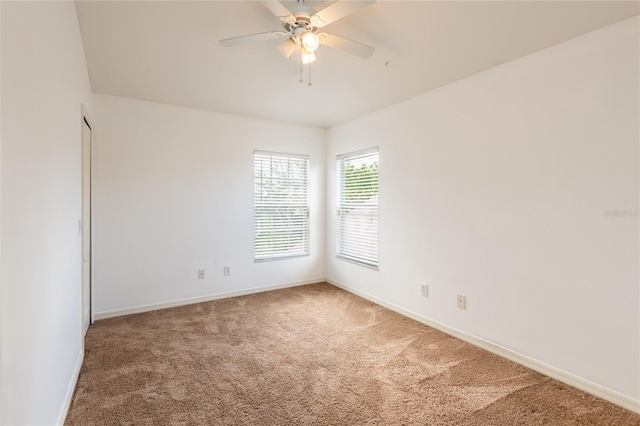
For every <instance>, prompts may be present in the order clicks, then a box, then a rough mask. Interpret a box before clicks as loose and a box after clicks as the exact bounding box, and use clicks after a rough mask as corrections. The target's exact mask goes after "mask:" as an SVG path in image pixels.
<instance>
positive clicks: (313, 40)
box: [301, 31, 320, 53]
mask: <svg viewBox="0 0 640 426" xmlns="http://www.w3.org/2000/svg"><path fill="white" fill-rule="evenodd" d="M301 40H302V46H303V47H304V48H305V49H306V50H307V51H308V52H311V53H313V52H315V51H316V49H317V48H318V46H319V45H320V40H319V39H318V36H317V35H315V34H314V33H312V32H309V31H307V32H306V33H304V34H303V35H302V39H301Z"/></svg>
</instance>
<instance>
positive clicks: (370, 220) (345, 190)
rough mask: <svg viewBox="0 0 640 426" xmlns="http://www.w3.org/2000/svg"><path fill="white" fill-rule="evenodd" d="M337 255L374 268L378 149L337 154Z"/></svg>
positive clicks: (376, 265) (376, 246)
mask: <svg viewBox="0 0 640 426" xmlns="http://www.w3.org/2000/svg"><path fill="white" fill-rule="evenodd" d="M337 171H338V226H337V228H338V229H337V231H338V235H337V253H338V257H340V258H343V259H346V260H350V261H353V262H357V263H360V264H363V265H366V266H370V267H373V268H376V269H377V268H378V148H372V149H368V150H365V151H359V152H354V153H350V154H344V155H339V156H338V160H337Z"/></svg>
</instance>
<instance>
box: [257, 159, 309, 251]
mask: <svg viewBox="0 0 640 426" xmlns="http://www.w3.org/2000/svg"><path fill="white" fill-rule="evenodd" d="M266 158H268V159H269V160H268V161H269V162H270V163H271V166H270V169H272V168H273V159H274V158H279V159H286V160H287V161H291V160H299V161H300V160H301V161H303V162H304V167H305V172H304V179H303V180H304V184H303V185H298V186H297V187H296V188H297V189H300V188H303V189H304V200H303V201H304V202H303V203H299V202H298V203H296V202H292V200H291V199H289V200H288V202H285V203H282V206H283V207H284V208H290V209H293V210H295V209H302V210H303V215H304V216H303V219H302V225H300V226H301V227H302V228H303V232H302V235H301V238H302V245H303V250H302V251H300V250H296V251H286V252H282V253H277V250H274V249H273V248H272V249H271V250H270V251H268V252H265V253H262V252H260V251H259V250H258V246H257V240H258V235H259V233H258V230H259V229H260V225H259V222H258V220H259V219H258V218H259V217H260V216H263V217H266V216H265V215H264V213H263V212H260V210H259V209H260V207H262V208H264V207H265V206H260V205H259V203H258V198H260V196H262V195H263V194H264V193H263V192H262V191H261V192H260V193H259V192H258V187H259V186H258V185H259V184H258V182H257V179H258V178H260V177H262V174H261V175H260V176H258V174H257V170H258V164H257V160H258V159H260V161H261V164H260V170H261V171H262V170H263V168H262V162H263V161H264V159H266ZM310 172H311V156H310V155H307V154H293V153H284V152H274V151H262V150H254V151H253V226H254V234H253V261H254V263H260V262H269V261H274V260H282V259H291V258H296V257H305V256H310V254H311V243H310V234H311V218H310V207H311V206H310V202H309V199H310ZM260 184H262V183H260ZM296 188H293V187H292V189H296ZM271 201H272V202H273V199H272V200H271ZM267 204H268V203H267ZM294 228H295V226H294ZM288 231H289V235H288V237H287V238H291V229H288ZM269 241H270V244H271V246H273V244H274V241H275V242H277V241H284V240H277V239H273V238H272V239H270V240H269Z"/></svg>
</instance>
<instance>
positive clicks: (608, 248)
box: [327, 17, 640, 403]
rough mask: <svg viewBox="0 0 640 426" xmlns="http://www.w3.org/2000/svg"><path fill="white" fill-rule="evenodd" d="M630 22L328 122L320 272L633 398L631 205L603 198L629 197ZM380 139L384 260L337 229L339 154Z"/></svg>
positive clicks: (634, 158)
mask: <svg viewBox="0 0 640 426" xmlns="http://www.w3.org/2000/svg"><path fill="white" fill-rule="evenodd" d="M638 26H639V19H638V17H635V18H632V19H630V20H627V21H623V22H621V23H618V24H615V25H612V26H610V27H606V28H604V29H601V30H599V31H596V32H593V33H590V34H587V35H585V36H582V37H580V38H577V39H574V40H571V41H568V42H566V43H563V44H561V45H557V46H555V47H552V48H549V49H546V50H544V51H541V52H538V53H535V54H533V55H529V56H527V57H524V58H521V59H520V60H517V61H513V62H511V63H507V64H504V65H502V66H499V67H497V68H494V69H491V70H488V71H486V72H483V73H480V74H477V75H474V76H472V77H470V78H467V79H465V80H462V81H459V82H457V83H454V84H451V85H448V86H445V87H442V88H440V89H438V90H435V91H433V92H430V93H427V94H425V95H422V96H419V97H417V98H414V99H412V100H409V101H406V102H403V103H400V104H398V105H395V106H393V107H390V108H387V109H384V110H381V111H378V112H376V113H373V114H371V115H368V116H366V117H362V118H360V119H357V120H354V121H351V122H348V123H346V124H343V125H340V126H337V127H334V128H331V129H329V132H328V148H327V230H328V236H327V277H328V278H329V279H330V280H332V281H333V282H336V283H341V284H343V285H345V286H346V287H348V288H350V289H352V290H354V291H359V292H361V293H364V294H367V295H369V296H372V297H375V298H379V299H382V300H383V301H385V302H388V303H391V304H395V305H397V306H399V307H400V308H402V309H405V310H407V311H410V312H413V313H415V314H417V316H419V317H422V318H427V319H430V320H435V321H437V322H440V323H442V324H444V325H446V326H447V327H450V328H453V329H457V330H460V331H462V332H466V333H469V334H471V335H473V336H476V337H479V338H481V339H485V340H487V341H489V342H492V343H495V344H497V345H500V346H503V347H505V348H507V349H509V350H510V351H514V352H516V353H519V354H523V355H525V356H527V357H530V358H533V359H534V360H537V361H540V362H543V363H546V364H549V365H550V366H551V367H552V368H553V369H556V370H562V371H565V372H569V373H571V374H573V375H576V376H578V378H580V379H583V380H586V381H591V382H594V383H595V384H596V387H603V388H602V389H604V388H608V389H610V390H613V391H614V392H618V393H620V394H622V395H623V396H626V397H628V398H629V399H630V400H632V401H631V402H632V403H633V400H635V401H636V403H637V400H638V398H639V397H640V381H639V379H640V369H639V363H640V353H639V349H640V341H639V334H640V330H639V327H640V311H639V307H638V305H639V296H640V294H639V289H638V286H639V284H638V283H639V274H638V259H639V244H638V230H639V226H638V217H637V214H636V215H635V217H634V215H633V214H632V215H631V217H629V216H626V217H607V216H606V215H605V210H614V209H619V210H624V209H629V210H633V209H638V190H639V185H638V171H639V170H638V141H639V130H638V124H639V123H638V116H639V110H638V102H639V96H638V76H639V67H638V57H639V49H638V35H639V34H638ZM376 145H378V146H379V147H380V157H381V159H380V198H379V200H380V271H379V272H376V271H373V270H371V269H368V268H364V267H359V266H358V265H354V264H351V263H348V262H344V261H341V260H339V259H336V257H335V238H334V233H335V191H334V188H335V158H336V155H337V154H341V153H344V152H350V151H354V150H357V149H362V148H367V147H370V146H376ZM636 211H637V210H636ZM421 283H427V284H428V285H429V290H430V295H429V297H428V298H422V297H421V296H420V284H421ZM457 293H462V294H465V295H466V296H467V309H466V310H461V309H457V308H456V302H455V301H456V294H457Z"/></svg>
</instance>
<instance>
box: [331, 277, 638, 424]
mask: <svg viewBox="0 0 640 426" xmlns="http://www.w3.org/2000/svg"><path fill="white" fill-rule="evenodd" d="M325 281H326V282H328V283H329V284H332V285H334V286H336V287H339V288H341V289H343V290H345V291H348V292H349V293H353V294H355V295H357V296H360V297H362V298H364V299H367V300H369V301H371V302H373V303H376V304H378V305H380V306H384V307H385V308H388V309H390V310H392V311H394V312H397V313H399V314H400V315H404V316H406V317H409V318H411V319H414V320H416V321H418V322H421V323H422V324H425V325H428V326H429V327H433V328H435V329H437V330H440V331H442V332H444V333H447V334H449V335H450V336H453V337H456V338H458V339H460V340H464V341H465V342H468V343H471V344H472V345H475V346H478V347H480V348H482V349H486V350H487V351H489V352H492V353H494V354H496V355H499V356H501V357H503V358H506V359H509V360H511V361H514V362H517V363H518V364H520V365H523V366H525V367H528V368H530V369H532V370H535V371H537V372H539V373H542V374H544V375H546V376H549V377H552V378H554V379H556V380H558V381H561V382H563V383H566V384H567V385H569V386H573V387H575V388H578V389H580V390H583V391H585V392H588V393H590V394H592V395H595V396H597V397H598V398H602V399H604V400H607V401H609V402H612V403H614V404H616V405H619V406H621V407H623V408H626V409H627V410H630V411H633V412H635V413H640V400H637V399H633V398H631V397H629V396H627V395H623V394H621V393H620V392H616V391H614V390H612V389H609V388H607V387H604V386H601V385H599V384H597V383H594V382H592V381H589V380H586V379H583V378H581V377H578V376H576V375H574V374H571V373H568V372H566V371H564V370H561V369H559V368H556V367H553V366H551V365H548V364H545V363H543V362H540V361H537V360H535V359H532V358H529V357H527V356H525V355H522V354H520V353H518V352H514V351H512V350H510V349H507V348H504V347H502V346H500V345H496V344H495V343H492V342H489V341H487V340H484V339H482V338H480V337H477V336H474V335H472V334H469V333H466V332H464V331H461V330H457V329H455V328H452V327H449V326H447V325H445V324H442V323H440V322H438V321H435V320H433V319H431V318H428V317H426V316H424V315H422V314H418V313H416V312H413V311H410V310H408V309H405V308H402V307H400V306H398V305H395V304H393V303H390V302H387V301H385V300H382V299H380V298H378V297H376V296H373V295H371V294H368V293H366V292H363V291H361V290H358V289H355V288H353V287H350V286H348V285H346V284H343V283H341V282H338V281H336V280H332V279H330V278H326V279H325Z"/></svg>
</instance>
